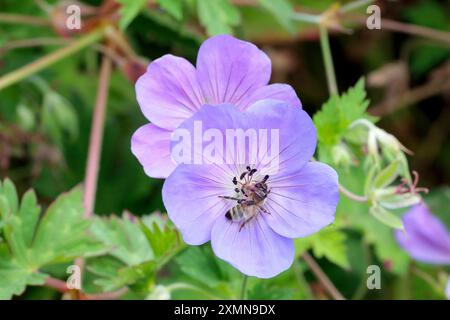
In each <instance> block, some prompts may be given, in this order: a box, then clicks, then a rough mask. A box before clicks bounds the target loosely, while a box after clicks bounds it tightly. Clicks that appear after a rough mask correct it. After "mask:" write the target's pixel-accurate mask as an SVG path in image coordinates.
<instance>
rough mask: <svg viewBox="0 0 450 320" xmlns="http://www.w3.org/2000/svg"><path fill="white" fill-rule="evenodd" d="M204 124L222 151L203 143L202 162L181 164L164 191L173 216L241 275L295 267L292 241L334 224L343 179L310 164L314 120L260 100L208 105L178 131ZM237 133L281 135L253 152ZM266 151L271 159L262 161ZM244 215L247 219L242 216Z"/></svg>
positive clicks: (190, 238) (188, 237) (186, 234)
mask: <svg viewBox="0 0 450 320" xmlns="http://www.w3.org/2000/svg"><path fill="white" fill-rule="evenodd" d="M199 123H200V124H202V129H203V132H207V131H208V130H212V131H210V132H214V137H215V139H216V141H215V142H217V140H219V142H220V143H218V144H217V145H219V146H224V148H223V149H222V150H223V151H220V150H221V149H217V150H219V151H217V150H216V149H215V152H209V151H210V150H209V151H208V152H206V151H205V150H207V148H208V146H210V145H211V141H213V140H212V139H206V140H205V141H204V142H202V148H203V152H202V153H201V154H199V153H195V151H194V153H195V154H194V156H195V155H197V156H200V157H201V160H202V163H201V164H187V163H183V164H179V165H178V166H177V168H176V169H175V170H174V171H173V173H172V174H171V175H170V176H169V177H168V178H167V179H166V181H165V183H164V187H163V200H164V204H165V206H166V209H167V212H168V215H169V217H170V219H171V220H172V221H173V222H174V223H175V225H176V226H177V227H178V228H179V229H180V230H181V233H182V235H183V239H184V240H185V242H187V243H188V244H191V245H200V244H203V243H205V242H208V241H211V245H212V248H213V250H214V253H215V254H216V255H217V256H218V257H219V258H221V259H223V260H225V261H227V262H229V263H230V264H231V265H233V266H234V267H236V268H237V269H239V270H240V271H241V272H243V273H245V274H247V275H251V276H257V277H260V278H269V277H273V276H275V275H277V274H278V273H280V272H282V271H284V270H286V269H287V268H289V266H290V265H291V264H292V261H293V259H294V246H293V240H292V238H297V237H304V236H307V235H310V234H312V233H314V232H317V231H318V230H320V229H321V228H323V227H325V226H327V225H328V224H330V223H332V222H333V221H334V213H335V209H336V205H337V203H338V200H339V192H338V177H337V174H336V172H335V171H334V170H333V169H332V168H331V167H329V166H327V165H325V164H322V163H319V162H310V161H309V160H310V159H311V157H312V155H313V153H314V150H315V148H316V130H315V128H314V125H313V123H312V120H311V118H310V117H309V116H308V115H307V114H306V113H305V112H304V111H303V110H301V109H300V108H292V107H291V106H290V105H288V104H287V103H284V102H281V101H277V100H261V101H258V102H257V103H255V104H253V105H251V106H250V107H248V108H247V109H246V110H245V111H244V112H240V111H239V110H238V109H237V108H233V107H232V106H230V105H219V106H208V105H207V106H203V107H202V108H201V109H200V111H198V112H197V113H196V114H195V115H194V116H192V117H191V118H189V119H188V120H186V121H184V122H183V123H182V124H181V125H180V127H179V129H177V130H185V131H186V132H190V133H194V132H195V130H196V126H197V127H198V124H199ZM236 129H242V131H244V132H249V131H248V130H250V131H252V130H256V131H258V132H263V133H264V132H266V133H267V132H276V133H277V135H275V136H278V140H276V139H274V140H270V142H269V143H267V141H268V140H267V139H258V143H257V145H256V148H253V147H252V146H251V145H250V143H245V144H240V143H236V144H234V143H231V144H230V143H229V142H230V140H227V138H226V136H227V132H228V133H229V132H234V131H233V130H236ZM230 130H231V131H230ZM265 130H266V131H265ZM274 142H277V143H278V145H277V146H276V147H275V146H274ZM255 152H256V153H255ZM255 154H257V155H258V157H252V156H254V155H255ZM266 154H270V157H267V158H266V160H267V159H268V160H270V161H262V159H263V158H264V157H260V156H264V155H266ZM213 158H214V159H215V160H216V161H213ZM218 159H219V161H217V160H218ZM220 159H223V160H224V161H220ZM225 159H232V161H225ZM274 159H276V160H277V161H271V160H274ZM230 209H231V210H230ZM243 210H245V212H246V213H247V214H248V216H247V218H249V219H247V218H246V219H242V214H243V212H244V211H243Z"/></svg>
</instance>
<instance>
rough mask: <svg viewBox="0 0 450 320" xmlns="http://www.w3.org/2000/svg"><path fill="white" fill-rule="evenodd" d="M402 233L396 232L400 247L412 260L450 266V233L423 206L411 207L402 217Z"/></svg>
mask: <svg viewBox="0 0 450 320" xmlns="http://www.w3.org/2000/svg"><path fill="white" fill-rule="evenodd" d="M403 224H404V226H405V230H404V231H400V230H399V231H397V232H396V238H397V241H398V243H399V244H400V246H401V247H402V248H403V249H404V250H406V251H407V252H408V253H409V254H410V255H411V257H412V258H414V259H416V260H418V261H422V262H426V263H430V264H450V233H449V232H448V230H447V229H446V228H445V226H444V225H443V223H442V222H441V221H440V220H439V219H438V218H437V217H435V216H434V215H433V214H432V213H431V212H430V211H429V210H428V208H427V207H426V205H425V204H418V205H416V206H414V207H412V208H411V209H410V210H409V211H408V212H407V213H406V214H405V216H404V217H403Z"/></svg>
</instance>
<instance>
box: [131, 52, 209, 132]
mask: <svg viewBox="0 0 450 320" xmlns="http://www.w3.org/2000/svg"><path fill="white" fill-rule="evenodd" d="M136 96H137V100H138V102H139V106H140V107H141V110H142V112H143V113H144V115H145V116H146V117H147V119H148V120H150V122H152V123H153V124H155V125H157V126H158V127H161V128H165V129H175V128H176V127H177V126H178V125H179V124H180V123H181V122H182V121H183V120H185V119H187V118H189V117H190V116H191V115H192V114H193V113H195V112H196V111H197V110H198V108H200V107H201V106H202V105H203V102H204V100H203V96H202V93H201V89H200V86H199V84H198V82H197V76H196V70H195V68H194V66H193V65H192V64H191V63H190V62H189V61H187V60H186V59H183V58H179V57H176V56H173V55H170V54H167V55H164V56H162V57H161V58H159V59H157V60H155V61H153V62H152V63H150V65H149V66H148V68H147V71H146V72H145V73H144V74H143V75H142V76H141V77H140V78H139V79H138V81H137V82H136Z"/></svg>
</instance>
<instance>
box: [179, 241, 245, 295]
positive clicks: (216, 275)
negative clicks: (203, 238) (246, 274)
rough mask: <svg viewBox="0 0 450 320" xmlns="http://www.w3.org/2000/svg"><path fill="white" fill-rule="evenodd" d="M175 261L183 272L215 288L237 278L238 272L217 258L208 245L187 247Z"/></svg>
mask: <svg viewBox="0 0 450 320" xmlns="http://www.w3.org/2000/svg"><path fill="white" fill-rule="evenodd" d="M175 261H176V263H177V264H178V265H179V267H180V269H181V271H182V272H183V273H184V274H186V275H188V276H189V277H190V278H192V279H193V280H196V281H197V282H199V283H202V284H203V285H205V286H207V287H209V288H217V287H220V286H222V285H224V284H227V283H228V282H229V281H231V279H238V278H239V272H238V271H237V270H236V269H234V268H233V267H231V266H230V265H229V264H227V263H225V262H223V261H222V260H219V259H217V258H216V256H215V255H214V253H213V252H212V250H211V248H210V247H209V246H208V245H206V246H201V247H188V248H187V249H186V250H184V251H183V253H181V254H180V255H179V256H177V257H176V258H175Z"/></svg>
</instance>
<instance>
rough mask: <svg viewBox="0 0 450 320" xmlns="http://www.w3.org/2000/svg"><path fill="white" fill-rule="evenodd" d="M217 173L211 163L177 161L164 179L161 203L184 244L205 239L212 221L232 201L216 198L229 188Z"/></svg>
mask: <svg viewBox="0 0 450 320" xmlns="http://www.w3.org/2000/svg"><path fill="white" fill-rule="evenodd" d="M219 174H220V171H219V169H217V168H216V167H214V165H187V164H181V165H179V166H178V167H177V168H176V169H175V171H174V172H173V173H172V174H171V175H170V176H169V177H168V178H167V179H166V181H165V182H164V186H163V190H162V197H163V202H164V206H165V207H166V209H167V213H168V215H169V218H170V220H172V222H173V223H174V224H175V225H176V226H177V227H178V228H179V229H180V231H181V234H182V236H183V239H184V241H185V242H186V243H188V244H191V245H200V244H203V243H205V242H207V241H209V240H210V237H211V229H212V226H213V224H214V222H215V221H216V220H217V218H218V217H219V216H225V213H226V212H227V211H228V210H229V209H230V208H231V207H232V206H233V205H235V204H234V203H231V202H226V201H224V200H223V199H221V198H219V196H221V195H224V194H227V192H228V191H229V189H230V188H232V187H231V186H230V185H231V180H225V179H224V178H223V177H221V176H220V175H219Z"/></svg>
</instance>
